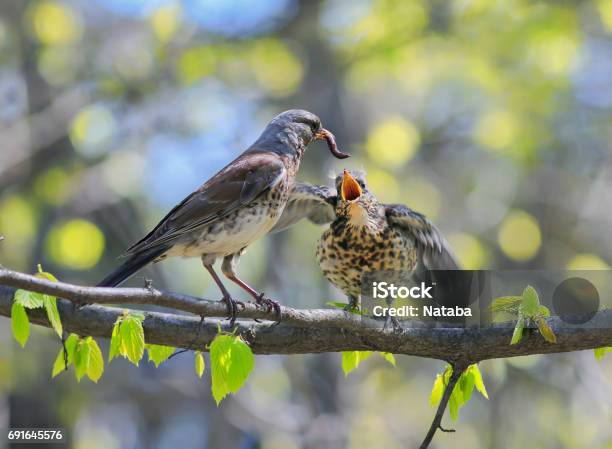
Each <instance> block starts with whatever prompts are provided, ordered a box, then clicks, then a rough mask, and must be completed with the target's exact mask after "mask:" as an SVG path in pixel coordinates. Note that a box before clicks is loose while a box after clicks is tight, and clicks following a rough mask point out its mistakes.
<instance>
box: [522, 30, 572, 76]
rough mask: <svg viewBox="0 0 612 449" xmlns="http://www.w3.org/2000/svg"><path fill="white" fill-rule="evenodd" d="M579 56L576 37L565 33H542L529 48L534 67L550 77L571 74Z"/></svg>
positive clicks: (537, 35) (533, 40)
mask: <svg viewBox="0 0 612 449" xmlns="http://www.w3.org/2000/svg"><path fill="white" fill-rule="evenodd" d="M577 54H578V42H577V40H576V38H575V37H573V36H572V35H571V34H568V33H567V32H564V31H559V32H557V31H554V32H549V31H542V32H539V33H537V34H536V35H535V37H534V38H533V39H532V41H531V43H530V46H529V56H530V59H531V61H532V62H533V64H534V65H536V66H537V67H538V68H539V69H540V70H542V71H543V72H545V73H548V74H550V75H565V74H567V73H568V72H570V71H571V70H572V69H573V68H574V66H575V61H576V56H577Z"/></svg>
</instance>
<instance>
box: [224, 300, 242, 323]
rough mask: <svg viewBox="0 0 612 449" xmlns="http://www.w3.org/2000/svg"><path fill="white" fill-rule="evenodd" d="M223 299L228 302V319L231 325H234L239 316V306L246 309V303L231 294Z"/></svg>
mask: <svg viewBox="0 0 612 449" xmlns="http://www.w3.org/2000/svg"><path fill="white" fill-rule="evenodd" d="M222 301H224V302H225V303H226V304H227V315H228V316H227V319H228V320H230V326H233V325H234V323H235V322H236V318H237V317H238V306H240V307H242V310H244V303H243V302H242V301H236V300H235V299H233V298H232V297H231V296H225V297H223V299H222Z"/></svg>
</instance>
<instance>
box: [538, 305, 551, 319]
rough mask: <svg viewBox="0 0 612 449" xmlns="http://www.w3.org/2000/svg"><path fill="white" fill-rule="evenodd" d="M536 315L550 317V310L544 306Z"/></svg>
mask: <svg viewBox="0 0 612 449" xmlns="http://www.w3.org/2000/svg"><path fill="white" fill-rule="evenodd" d="M538 314H539V315H541V316H543V317H549V316H550V309H549V308H548V307H546V306H540V309H539V311H538Z"/></svg>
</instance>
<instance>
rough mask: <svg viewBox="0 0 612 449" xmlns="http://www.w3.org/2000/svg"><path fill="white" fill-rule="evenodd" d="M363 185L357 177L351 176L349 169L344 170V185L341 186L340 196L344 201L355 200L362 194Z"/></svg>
mask: <svg viewBox="0 0 612 449" xmlns="http://www.w3.org/2000/svg"><path fill="white" fill-rule="evenodd" d="M362 193H363V192H362V190H361V186H360V185H359V183H358V182H357V181H355V178H353V177H352V176H351V174H350V173H349V172H348V170H344V175H343V176H342V186H341V187H340V196H341V197H342V199H343V200H344V201H353V200H356V199H357V198H359V197H360V196H361V194H362Z"/></svg>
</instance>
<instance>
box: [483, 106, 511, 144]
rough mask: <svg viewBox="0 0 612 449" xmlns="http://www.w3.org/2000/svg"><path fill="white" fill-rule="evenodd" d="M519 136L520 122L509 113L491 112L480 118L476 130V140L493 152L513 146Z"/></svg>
mask: <svg viewBox="0 0 612 449" xmlns="http://www.w3.org/2000/svg"><path fill="white" fill-rule="evenodd" d="M517 134H518V121H517V119H516V118H515V117H514V115H513V114H512V113H510V112H509V111H502V110H497V111H491V112H488V113H486V114H485V115H484V116H482V117H481V118H480V120H479V121H478V123H477V124H476V128H475V130H474V139H475V140H476V142H478V143H479V144H480V145H482V146H483V147H485V148H488V149H492V150H501V149H504V148H507V147H509V146H511V145H512V144H513V143H514V142H515V140H516V137H517Z"/></svg>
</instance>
